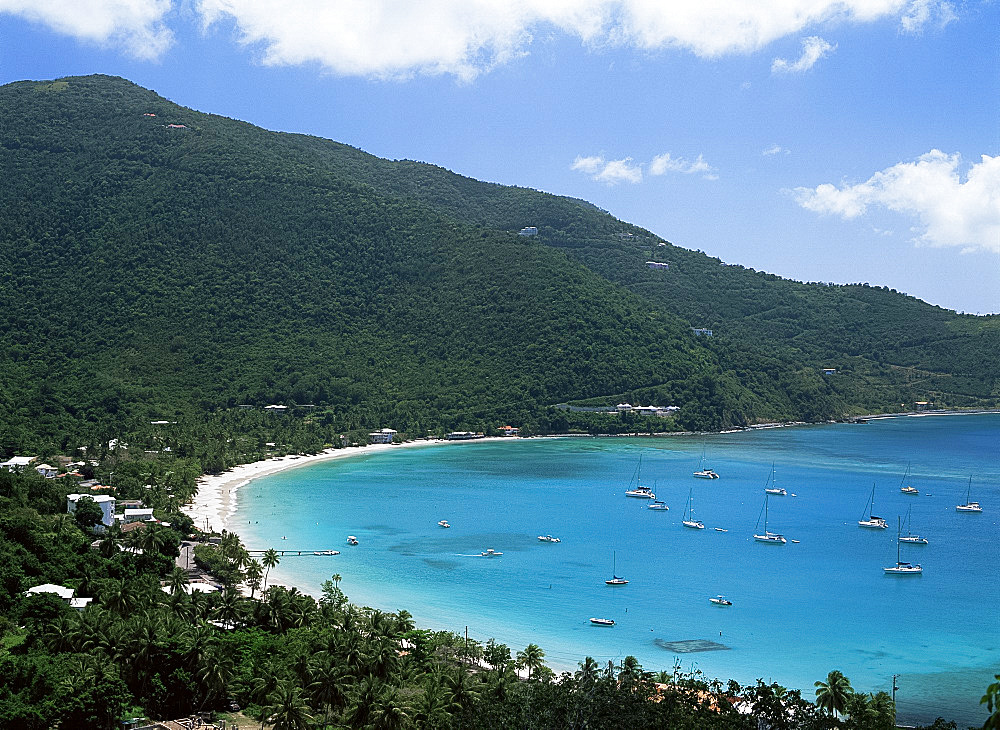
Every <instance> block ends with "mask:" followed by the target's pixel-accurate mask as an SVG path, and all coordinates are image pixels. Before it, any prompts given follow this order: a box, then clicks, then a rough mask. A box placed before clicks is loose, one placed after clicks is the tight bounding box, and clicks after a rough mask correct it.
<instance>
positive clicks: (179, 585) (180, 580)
mask: <svg viewBox="0 0 1000 730" xmlns="http://www.w3.org/2000/svg"><path fill="white" fill-rule="evenodd" d="M189 582H190V581H188V577H187V573H186V572H184V569H183V568H181V567H179V566H174V569H173V570H171V571H170V575H169V576H167V585H168V586H169V587H170V592H171V593H184V588H185V587H186V586H187V585H188V583H189Z"/></svg>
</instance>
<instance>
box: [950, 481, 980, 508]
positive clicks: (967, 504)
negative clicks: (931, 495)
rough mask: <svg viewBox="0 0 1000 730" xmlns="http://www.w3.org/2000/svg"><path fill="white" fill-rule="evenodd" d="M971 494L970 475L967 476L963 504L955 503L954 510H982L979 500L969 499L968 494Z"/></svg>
mask: <svg viewBox="0 0 1000 730" xmlns="http://www.w3.org/2000/svg"><path fill="white" fill-rule="evenodd" d="M971 494H972V477H971V476H970V477H969V488H968V489H967V490H966V491H965V504H959V505H955V510H956V511H957V512H982V511H983V508H982V507H980V506H979V502H972V501H970V500H969V496H970V495H971Z"/></svg>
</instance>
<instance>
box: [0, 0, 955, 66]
mask: <svg viewBox="0 0 1000 730" xmlns="http://www.w3.org/2000/svg"><path fill="white" fill-rule="evenodd" d="M174 8H177V9H179V10H182V11H184V12H185V13H186V12H188V11H193V12H194V13H195V14H196V16H198V17H199V18H200V20H201V22H202V23H203V25H204V26H205V27H206V28H207V27H209V26H211V25H213V24H214V23H217V22H230V21H231V22H232V24H233V25H234V27H235V28H236V33H237V37H238V39H239V40H240V42H242V43H244V44H246V45H249V46H252V47H254V48H256V49H259V50H260V52H261V59H262V61H263V63H265V64H268V65H276V66H280V65H300V64H318V65H319V66H320V67H322V68H323V69H325V70H327V71H330V72H333V73H336V74H341V75H357V76H365V77H372V78H405V77H407V76H410V75H413V74H416V73H423V74H452V75H454V76H456V77H458V78H459V79H462V80H466V81H468V80H471V79H473V78H475V76H476V75H478V74H480V73H482V72H484V71H488V70H489V69H491V68H493V67H495V66H496V65H498V64H502V63H505V62H507V61H509V60H511V59H513V58H516V57H518V56H521V55H524V54H525V53H527V52H528V51H529V49H530V47H531V44H532V40H533V38H534V36H535V35H536V34H537V35H538V36H539V37H548V36H551V35H554V34H557V33H561V34H565V35H569V36H573V37H576V38H579V39H580V40H581V41H582V42H583V43H584V44H586V45H588V46H590V47H593V48H600V47H602V46H623V47H631V48H635V49H638V50H642V51H656V50H662V49H666V48H677V49H682V50H686V51H689V52H691V53H693V54H695V55H697V56H701V57H705V58H715V57H719V56H723V55H726V54H732V53H749V52H752V51H756V50H759V49H761V48H763V47H765V46H766V45H767V44H769V43H771V42H772V41H774V40H776V39H779V38H785V37H788V36H792V35H796V34H799V33H801V32H802V31H803V30H805V29H806V28H809V27H814V26H817V25H820V24H822V25H824V26H825V27H828V26H829V25H830V24H831V23H838V22H839V23H870V22H874V21H877V20H885V19H897V20H898V22H899V23H900V24H901V28H902V29H903V31H905V32H911V33H912V32H917V31H919V30H920V28H921V27H923V25H924V24H925V23H930V22H933V21H937V22H939V23H946V22H947V21H948V20H949V19H950V18H953V17H954V10H953V8H952V6H951V5H950V4H949V3H948V2H945V1H944V0H782V1H781V2H777V3H774V2H772V3H731V2H724V1H723V0H709V1H708V2H700V3H686V2H679V1H674V2H665V1H664V0H421V2H419V3H418V2H413V0H281V1H280V2H278V1H277V0H0V12H7V13H14V14H16V15H19V16H22V17H25V18H28V19H30V20H33V21H35V22H39V23H44V24H45V25H47V26H49V27H50V28H52V29H53V30H56V31H57V32H60V33H65V34H67V35H71V36H75V37H77V38H81V39H86V40H90V41H96V42H98V43H102V44H119V45H123V46H124V47H125V48H126V49H127V50H128V51H129V52H131V53H133V54H135V55H137V56H140V57H143V58H156V57H158V56H160V55H161V54H162V53H163V52H164V51H165V50H166V48H167V47H169V45H170V44H171V42H172V38H173V36H172V33H171V31H170V30H169V28H167V27H166V25H165V24H164V19H165V17H166V16H167V15H168V14H170V13H171V11H172V10H173V9H174ZM178 14H181V13H178ZM795 63H799V62H795ZM792 65H794V64H792Z"/></svg>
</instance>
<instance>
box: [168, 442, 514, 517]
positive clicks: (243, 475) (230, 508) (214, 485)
mask: <svg viewBox="0 0 1000 730" xmlns="http://www.w3.org/2000/svg"><path fill="white" fill-rule="evenodd" d="M512 440H514V439H513V438H512V437H509V436H490V437H486V438H478V439H469V440H461V441H448V440H446V439H427V440H423V441H407V442H405V443H402V444H370V445H368V446H346V447H344V448H340V449H326V450H325V451H322V452H320V453H318V454H312V455H309V456H301V455H290V456H276V457H274V458H271V459H264V460H262V461H254V462H251V463H249V464H240V465H239V466H234V467H233V468H232V469H229V470H228V471H224V472H222V473H221V474H206V475H203V476H201V477H199V479H198V493H197V494H196V495H195V496H194V499H193V500H192V501H191V502H190V503H188V504H186V505H184V506H183V507H182V508H181V511H182V512H184V514H186V515H188V516H189V517H190V518H191V519H193V520H194V524H195V526H196V527H198V528H199V529H202V530H206V531H210V532H221V531H222V530H225V529H229V521H230V519H231V518H232V516H233V515H234V514H235V513H236V495H237V492H238V491H239V489H240V488H241V487H245V486H246V485H247V484H249V483H250V482H251V481H253V480H254V479H257V478H259V477H263V476H268V475H270V474H277V473H278V472H279V471H285V470H287V469H294V468H295V467H299V466H306V465H308V464H315V463H317V462H320V461H330V460H332V459H345V458H349V457H352V456H363V455H365V454H373V453H380V452H383V451H395V450H398V449H405V448H408V447H409V448H412V447H419V446H441V445H444V444H470V443H482V442H484V441H512Z"/></svg>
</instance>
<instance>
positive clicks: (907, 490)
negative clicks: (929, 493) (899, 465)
mask: <svg viewBox="0 0 1000 730" xmlns="http://www.w3.org/2000/svg"><path fill="white" fill-rule="evenodd" d="M909 474H910V462H906V471H905V472H903V478H902V479H901V480H900V482H899V491H900V492H902V493H903V494H920V490H919V489H917V488H916V487H914V486H913V485H911V484H907V483H906V477H907V476H909Z"/></svg>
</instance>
